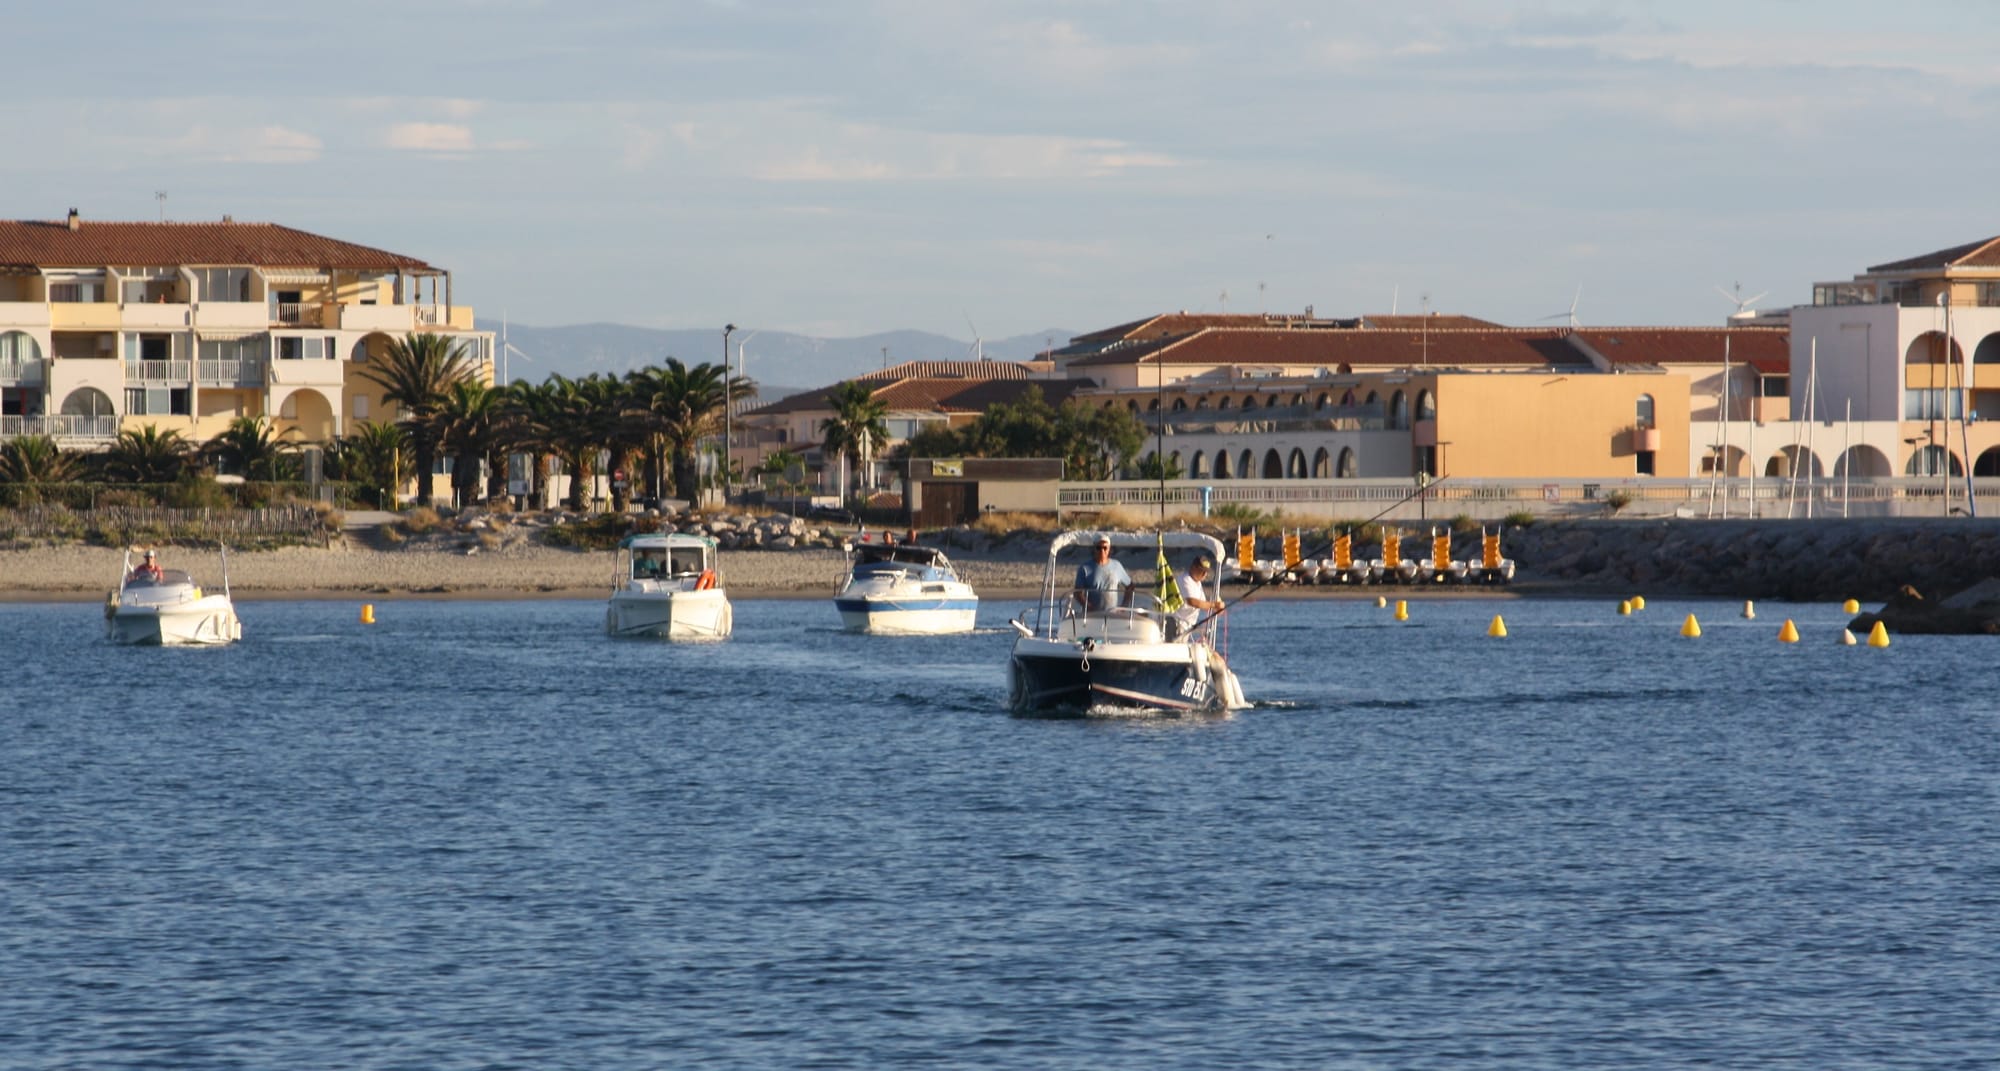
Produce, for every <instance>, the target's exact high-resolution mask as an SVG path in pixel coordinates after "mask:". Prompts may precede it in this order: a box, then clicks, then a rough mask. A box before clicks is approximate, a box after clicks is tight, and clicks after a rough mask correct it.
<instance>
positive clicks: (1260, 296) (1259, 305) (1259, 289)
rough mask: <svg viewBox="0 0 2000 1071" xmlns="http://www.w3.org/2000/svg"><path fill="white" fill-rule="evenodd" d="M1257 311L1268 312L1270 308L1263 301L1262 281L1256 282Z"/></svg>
mask: <svg viewBox="0 0 2000 1071" xmlns="http://www.w3.org/2000/svg"><path fill="white" fill-rule="evenodd" d="M1257 311H1258V312H1260V313H1261V312H1270V311H1271V306H1270V305H1269V304H1268V303H1267V302H1265V300H1264V280H1262V279H1259V280H1257Z"/></svg>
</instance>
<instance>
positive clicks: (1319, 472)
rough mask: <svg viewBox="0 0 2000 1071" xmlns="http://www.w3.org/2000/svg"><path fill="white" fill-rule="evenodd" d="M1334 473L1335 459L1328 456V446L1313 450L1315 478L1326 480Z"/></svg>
mask: <svg viewBox="0 0 2000 1071" xmlns="http://www.w3.org/2000/svg"><path fill="white" fill-rule="evenodd" d="M1332 475H1333V459H1332V458H1331V457H1329V456H1327V452H1326V447H1324V446H1322V447H1320V448H1319V449H1317V450H1315V451H1313V479H1315V480H1324V479H1328V478H1330V477H1331V476H1332Z"/></svg>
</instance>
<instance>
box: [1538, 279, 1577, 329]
mask: <svg viewBox="0 0 2000 1071" xmlns="http://www.w3.org/2000/svg"><path fill="white" fill-rule="evenodd" d="M1582 300H1583V284H1582V283H1578V284H1576V296H1575V297H1572V298H1570V299H1569V311H1567V312H1555V313H1550V314H1549V315H1547V316H1537V317H1535V322H1536V323H1540V322H1541V321H1543V320H1568V321H1569V329H1570V330H1572V331H1574V330H1576V329H1577V327H1579V326H1580V325H1579V324H1578V323H1577V319H1576V306H1577V303H1578V302H1580V301H1582Z"/></svg>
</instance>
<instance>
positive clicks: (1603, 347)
mask: <svg viewBox="0 0 2000 1071" xmlns="http://www.w3.org/2000/svg"><path fill="white" fill-rule="evenodd" d="M1576 338H1577V341H1579V342H1581V343H1583V344H1584V345H1586V346H1588V347H1590V349H1591V350H1592V351H1594V352H1595V353H1597V354H1598V355H1599V356H1601V357H1603V358H1604V359H1605V360H1606V361H1609V362H1610V363H1611V364H1613V365H1640V364H1659V365H1673V364H1717V365H1719V364H1721V363H1722V355H1723V347H1724V342H1725V340H1726V341H1727V344H1728V352H1729V359H1730V361H1731V362H1733V363H1735V364H1747V365H1750V366H1752V367H1754V368H1756V369H1757V370H1758V371H1759V372H1771V373H1783V372H1784V371H1786V370H1787V369H1789V368H1790V367H1791V364H1792V350H1791V346H1792V343H1791V332H1790V331H1789V330H1787V329H1786V328H1783V327H1589V328H1579V329H1577V332H1576Z"/></svg>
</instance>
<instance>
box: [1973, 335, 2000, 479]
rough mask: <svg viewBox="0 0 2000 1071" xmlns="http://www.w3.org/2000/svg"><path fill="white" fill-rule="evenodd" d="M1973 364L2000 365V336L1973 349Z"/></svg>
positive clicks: (1991, 338)
mask: <svg viewBox="0 0 2000 1071" xmlns="http://www.w3.org/2000/svg"><path fill="white" fill-rule="evenodd" d="M1972 363H1973V364H2000V334H1993V335H1987V336H1986V337H1985V338H1982V339H1980V340H1979V345H1977V346H1974V347H1973V348H1972ZM1974 467H1975V468H1976V467H1977V466H1974Z"/></svg>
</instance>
